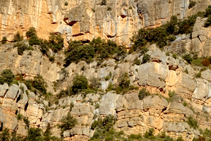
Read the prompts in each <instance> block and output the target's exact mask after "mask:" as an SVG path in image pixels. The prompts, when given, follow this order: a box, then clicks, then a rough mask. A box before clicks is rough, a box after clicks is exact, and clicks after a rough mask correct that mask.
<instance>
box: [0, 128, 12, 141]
mask: <svg viewBox="0 0 211 141" xmlns="http://www.w3.org/2000/svg"><path fill="white" fill-rule="evenodd" d="M0 140H1V141H10V133H9V129H7V128H6V129H4V130H3V131H2V133H1V134H0Z"/></svg>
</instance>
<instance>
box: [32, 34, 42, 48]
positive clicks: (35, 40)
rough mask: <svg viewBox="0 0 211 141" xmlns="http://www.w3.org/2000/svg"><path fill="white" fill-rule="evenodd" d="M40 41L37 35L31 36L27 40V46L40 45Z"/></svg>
mask: <svg viewBox="0 0 211 141" xmlns="http://www.w3.org/2000/svg"><path fill="white" fill-rule="evenodd" d="M40 42H41V41H40V39H39V38H38V37H37V35H33V36H31V37H30V39H29V45H31V46H33V45H40Z"/></svg>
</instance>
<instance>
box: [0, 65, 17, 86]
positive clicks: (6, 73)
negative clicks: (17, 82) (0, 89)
mask: <svg viewBox="0 0 211 141" xmlns="http://www.w3.org/2000/svg"><path fill="white" fill-rule="evenodd" d="M14 78H15V76H14V74H13V73H12V71H11V70H10V69H5V70H3V71H2V72H1V76H0V84H4V83H7V84H8V85H10V84H11V83H12V82H13V80H14Z"/></svg>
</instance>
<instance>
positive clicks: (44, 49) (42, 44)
mask: <svg viewBox="0 0 211 141" xmlns="http://www.w3.org/2000/svg"><path fill="white" fill-rule="evenodd" d="M39 49H40V51H41V52H42V54H43V55H46V56H49V55H48V54H49V47H48V41H46V40H40V46H39Z"/></svg>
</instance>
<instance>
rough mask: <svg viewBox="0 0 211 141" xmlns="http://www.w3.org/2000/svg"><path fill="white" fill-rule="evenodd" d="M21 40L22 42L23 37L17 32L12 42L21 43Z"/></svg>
mask: <svg viewBox="0 0 211 141" xmlns="http://www.w3.org/2000/svg"><path fill="white" fill-rule="evenodd" d="M22 40H23V36H21V35H20V32H19V31H18V32H17V33H16V34H15V36H14V39H13V42H19V41H22Z"/></svg>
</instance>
